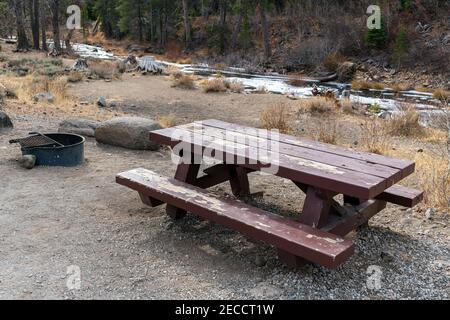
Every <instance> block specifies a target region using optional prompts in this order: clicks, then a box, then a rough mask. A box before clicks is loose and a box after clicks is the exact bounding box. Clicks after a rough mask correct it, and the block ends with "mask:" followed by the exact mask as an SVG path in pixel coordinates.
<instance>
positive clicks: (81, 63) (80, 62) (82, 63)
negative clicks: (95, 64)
mask: <svg viewBox="0 0 450 320" xmlns="http://www.w3.org/2000/svg"><path fill="white" fill-rule="evenodd" d="M86 69H88V64H87V61H86V59H83V58H80V59H77V61H75V63H74V65H73V66H72V70H77V71H83V70H86Z"/></svg>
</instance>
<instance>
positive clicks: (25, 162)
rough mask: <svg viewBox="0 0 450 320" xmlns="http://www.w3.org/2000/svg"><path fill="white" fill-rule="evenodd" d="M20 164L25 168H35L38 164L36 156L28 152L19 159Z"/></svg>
mask: <svg viewBox="0 0 450 320" xmlns="http://www.w3.org/2000/svg"><path fill="white" fill-rule="evenodd" d="M19 164H20V165H21V166H22V167H23V168H25V169H33V168H34V166H35V165H36V156H35V155H31V154H27V155H24V156H22V157H21V158H20V159H19Z"/></svg>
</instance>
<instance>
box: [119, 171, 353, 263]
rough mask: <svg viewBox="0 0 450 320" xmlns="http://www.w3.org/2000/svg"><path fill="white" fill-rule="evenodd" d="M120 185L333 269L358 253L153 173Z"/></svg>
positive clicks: (123, 177)
mask: <svg viewBox="0 0 450 320" xmlns="http://www.w3.org/2000/svg"><path fill="white" fill-rule="evenodd" d="M116 181H117V183H119V184H121V185H124V186H127V187H129V188H132V189H134V190H136V191H138V192H139V193H141V194H146V195H148V196H149V197H152V198H155V199H157V200H160V201H163V202H166V203H169V204H171V205H173V206H176V207H178V208H180V209H183V210H186V211H189V212H192V213H195V214H197V215H199V216H201V217H203V218H205V219H208V220H211V221H214V222H216V223H219V224H221V225H224V226H226V227H229V228H232V229H235V230H238V231H240V232H242V233H244V234H246V235H248V236H250V237H252V238H255V239H257V240H262V241H264V242H267V243H269V244H271V245H274V246H275V247H277V248H279V249H282V250H285V251H287V252H290V253H292V254H294V255H296V256H299V257H303V258H305V259H307V260H309V261H312V262H314V263H317V264H320V265H323V266H326V267H329V268H335V267H337V266H339V265H341V264H342V263H344V262H345V261H346V260H348V258H349V257H350V256H351V255H352V254H353V253H354V245H353V243H352V242H351V241H350V240H346V239H343V238H342V237H339V236H336V235H333V234H331V233H328V232H324V231H321V230H318V229H314V228H311V227H309V226H306V225H303V224H300V223H298V222H295V221H293V220H290V219H287V218H284V217H281V216H278V215H275V214H272V213H269V212H266V211H264V210H261V209H258V208H255V207H252V206H249V205H247V204H245V203H241V202H239V201H236V200H224V199H220V198H219V197H217V196H215V195H213V194H211V193H210V192H208V191H206V190H204V189H201V188H198V187H194V186H192V185H189V184H186V183H184V182H180V181H178V180H175V179H171V178H167V177H164V176H161V175H159V174H157V173H154V172H152V171H149V170H145V169H135V170H131V171H128V172H124V173H120V174H118V175H117V177H116Z"/></svg>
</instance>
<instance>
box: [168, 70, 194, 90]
mask: <svg viewBox="0 0 450 320" xmlns="http://www.w3.org/2000/svg"><path fill="white" fill-rule="evenodd" d="M172 87H174V88H181V89H188V90H192V89H195V78H194V77H193V76H192V75H188V74H184V73H183V72H180V71H178V72H174V73H173V74H172Z"/></svg>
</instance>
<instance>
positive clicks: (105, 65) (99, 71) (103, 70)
mask: <svg viewBox="0 0 450 320" xmlns="http://www.w3.org/2000/svg"><path fill="white" fill-rule="evenodd" d="M89 69H90V71H91V76H93V77H97V78H99V79H112V78H113V76H114V75H115V74H117V72H116V71H117V65H116V64H115V63H114V62H110V61H92V62H90V63H89Z"/></svg>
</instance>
